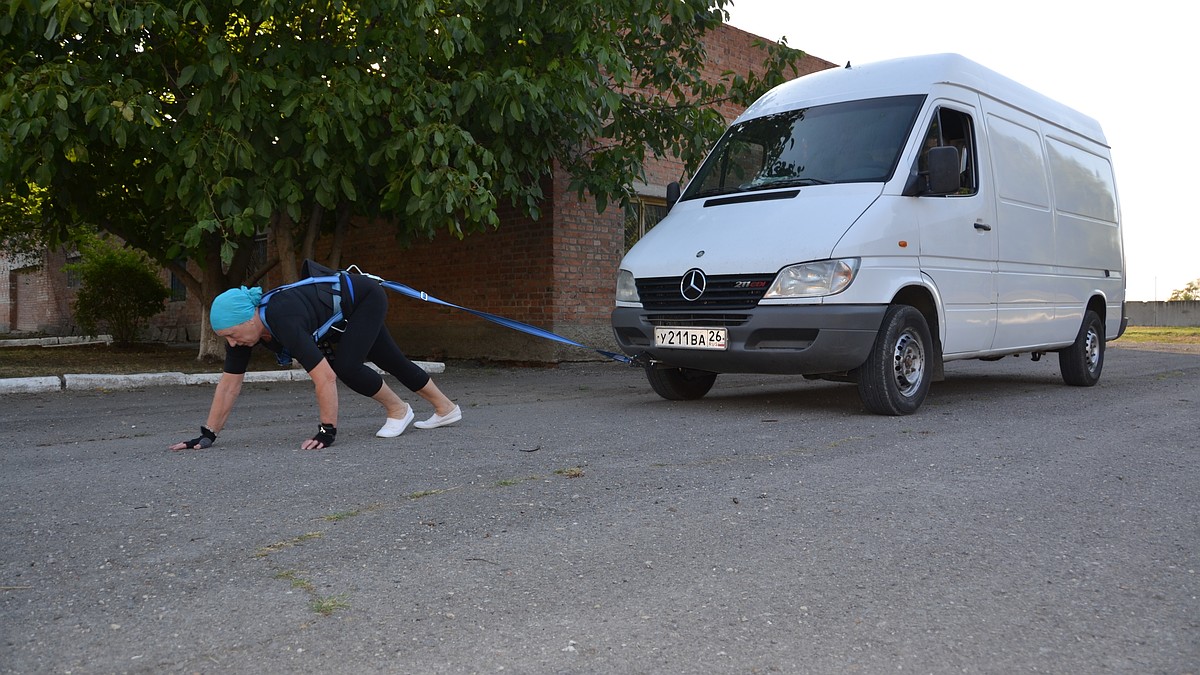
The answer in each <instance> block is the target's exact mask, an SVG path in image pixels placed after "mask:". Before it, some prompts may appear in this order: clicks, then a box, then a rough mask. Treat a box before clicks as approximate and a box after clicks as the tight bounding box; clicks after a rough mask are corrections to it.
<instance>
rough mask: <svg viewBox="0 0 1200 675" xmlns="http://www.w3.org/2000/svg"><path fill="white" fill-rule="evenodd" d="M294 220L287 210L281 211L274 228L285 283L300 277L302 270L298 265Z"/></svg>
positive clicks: (276, 248)
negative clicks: (293, 231)
mask: <svg viewBox="0 0 1200 675" xmlns="http://www.w3.org/2000/svg"><path fill="white" fill-rule="evenodd" d="M293 225H294V224H293V222H292V218H291V216H289V215H288V214H287V212H286V211H284V212H280V214H279V218H278V219H276V220H275V222H274V227H272V230H273V231H274V234H275V250H277V251H279V266H280V272H281V273H282V274H283V283H285V284H290V283H292V282H293V281H298V280H299V279H300V270H299V269H298V268H297V267H296V240H295V236H294V235H293V233H292V229H293Z"/></svg>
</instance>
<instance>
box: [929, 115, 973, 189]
mask: <svg viewBox="0 0 1200 675" xmlns="http://www.w3.org/2000/svg"><path fill="white" fill-rule="evenodd" d="M944 146H952V147H954V148H957V149H958V161H959V188H958V192H956V193H954V194H955V195H973V194H975V193H976V192H978V191H979V179H978V176H977V174H976V171H975V158H976V155H975V127H974V125H973V124H972V123H971V116H970V115H968V114H967V113H964V112H960V111H958V110H953V109H950V108H938V109H937V111H936V112H934V114H933V120H932V121H931V122H930V123H929V131H928V132H926V134H925V144H924V146H923V149H922V153H924V151H925V150H929V149H930V148H937V147H944ZM923 160H924V154H922V161H923Z"/></svg>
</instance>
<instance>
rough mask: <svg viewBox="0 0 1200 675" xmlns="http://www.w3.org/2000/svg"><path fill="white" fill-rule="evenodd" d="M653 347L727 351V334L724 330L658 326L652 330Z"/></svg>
mask: <svg viewBox="0 0 1200 675" xmlns="http://www.w3.org/2000/svg"><path fill="white" fill-rule="evenodd" d="M654 346H656V347H675V348H678V349H728V348H729V334H728V331H726V330H725V329H724V328H672V327H670V326H659V327H658V328H655V329H654Z"/></svg>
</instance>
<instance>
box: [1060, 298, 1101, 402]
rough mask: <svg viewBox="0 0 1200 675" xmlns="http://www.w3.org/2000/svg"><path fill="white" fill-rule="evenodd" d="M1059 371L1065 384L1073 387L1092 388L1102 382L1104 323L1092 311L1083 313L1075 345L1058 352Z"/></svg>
mask: <svg viewBox="0 0 1200 675" xmlns="http://www.w3.org/2000/svg"><path fill="white" fill-rule="evenodd" d="M1058 369H1059V371H1061V372H1062V378H1063V382H1066V383H1067V384H1069V385H1071V386H1072V387H1090V386H1092V385H1094V384H1096V383H1097V382H1099V381H1100V371H1101V370H1104V322H1103V321H1101V320H1100V315H1098V314H1096V313H1095V312H1093V311H1092V310H1090V309H1089V310H1088V311H1086V312H1084V313H1083V325H1081V326H1080V327H1079V335H1077V336H1076V337H1075V344H1073V345H1071V346H1070V347H1067V348H1066V349H1063V350H1061V351H1059V352H1058Z"/></svg>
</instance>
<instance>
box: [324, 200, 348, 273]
mask: <svg viewBox="0 0 1200 675" xmlns="http://www.w3.org/2000/svg"><path fill="white" fill-rule="evenodd" d="M352 213H353V212H352V211H351V210H350V204H349V203H348V202H342V203H341V204H338V209H337V222H335V223H334V226H333V244H332V245H331V246H330V247H329V266H330V267H332V268H333V269H335V270H340V269H342V244H343V243H344V242H345V241H346V231H347V230H349V229H350V216H351V214H352Z"/></svg>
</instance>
